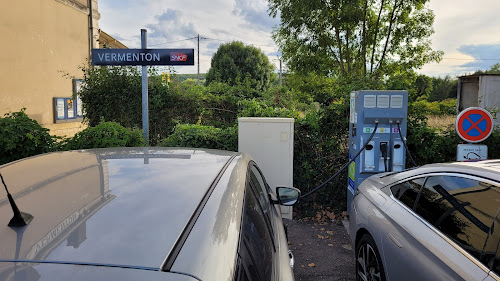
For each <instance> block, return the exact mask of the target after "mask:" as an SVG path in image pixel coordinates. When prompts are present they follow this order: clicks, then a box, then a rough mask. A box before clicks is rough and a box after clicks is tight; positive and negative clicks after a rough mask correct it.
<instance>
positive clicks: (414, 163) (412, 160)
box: [396, 121, 418, 167]
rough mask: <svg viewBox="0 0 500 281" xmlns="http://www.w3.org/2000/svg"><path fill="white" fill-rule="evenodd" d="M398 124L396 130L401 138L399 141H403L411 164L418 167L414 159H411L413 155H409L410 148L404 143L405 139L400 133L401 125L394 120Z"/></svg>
mask: <svg viewBox="0 0 500 281" xmlns="http://www.w3.org/2000/svg"><path fill="white" fill-rule="evenodd" d="M396 123H397V124H398V132H399V137H400V138H401V141H402V142H403V145H404V146H405V149H406V154H408V156H410V160H411V162H412V164H413V166H414V167H418V165H417V162H415V160H414V159H413V157H411V153H410V150H409V149H408V146H407V145H406V141H405V139H404V138H403V134H401V127H400V125H399V121H398V122H396Z"/></svg>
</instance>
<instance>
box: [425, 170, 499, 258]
mask: <svg viewBox="0 0 500 281" xmlns="http://www.w3.org/2000/svg"><path fill="white" fill-rule="evenodd" d="M498 200H500V197H499V189H498V187H496V186H494V185H491V184H488V183H485V182H482V181H478V180H474V179H469V178H462V177H453V176H433V177H428V179H427V181H426V182H425V185H424V188H423V189H422V192H421V194H420V196H419V198H418V202H417V206H416V212H417V213H418V214H419V215H420V216H422V218H424V219H425V220H426V221H428V222H429V223H431V224H432V225H434V226H435V227H436V228H437V229H439V230H440V231H442V232H443V233H444V234H445V235H446V236H448V237H449V238H450V239H452V240H453V241H455V243H457V244H458V245H460V246H461V247H462V248H463V249H464V250H466V251H467V252H469V253H470V254H471V255H473V256H474V257H476V258H477V259H479V260H481V261H482V262H483V263H484V264H485V265H487V263H488V261H487V260H488V257H487V256H486V251H489V252H490V253H491V254H489V257H490V259H491V256H492V253H495V252H496V251H495V249H493V248H494V246H489V247H491V249H489V250H487V249H486V248H487V246H488V245H489V244H491V245H492V244H495V243H497V242H494V240H496V241H498V232H493V230H492V229H490V227H491V225H492V222H493V219H494V218H495V216H496V212H497V209H498V202H499V201H498ZM493 234H494V235H493ZM494 236H497V237H494ZM488 241H489V242H490V243H488ZM490 266H491V265H490Z"/></svg>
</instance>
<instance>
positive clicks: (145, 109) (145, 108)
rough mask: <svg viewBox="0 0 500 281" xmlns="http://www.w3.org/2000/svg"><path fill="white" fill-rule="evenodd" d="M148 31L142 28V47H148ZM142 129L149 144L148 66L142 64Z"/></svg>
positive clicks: (147, 144)
mask: <svg viewBox="0 0 500 281" xmlns="http://www.w3.org/2000/svg"><path fill="white" fill-rule="evenodd" d="M146 35H147V31H146V29H141V48H142V49H146V48H147V41H146V39H147V38H146ZM142 130H143V131H144V132H143V134H144V141H145V142H146V146H149V102H148V67H147V66H145V65H143V66H142Z"/></svg>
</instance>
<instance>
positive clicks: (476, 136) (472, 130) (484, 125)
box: [455, 107, 493, 143]
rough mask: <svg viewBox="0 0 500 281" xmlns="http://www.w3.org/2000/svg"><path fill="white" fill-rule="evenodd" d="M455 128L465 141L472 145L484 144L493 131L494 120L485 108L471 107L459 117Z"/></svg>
mask: <svg viewBox="0 0 500 281" xmlns="http://www.w3.org/2000/svg"><path fill="white" fill-rule="evenodd" d="M455 128H456V130H457V133H458V135H459V136H460V137H461V138H462V139H463V140H464V141H467V142H470V143H477V142H482V141H483V140H485V139H487V138H488V137H489V136H490V135H491V132H492V131H493V118H492V117H491V115H490V113H489V112H488V111H486V110H484V109H483V108H480V107H469V108H467V109H465V110H464V111H462V112H460V114H459V115H458V116H457V121H456V122H455Z"/></svg>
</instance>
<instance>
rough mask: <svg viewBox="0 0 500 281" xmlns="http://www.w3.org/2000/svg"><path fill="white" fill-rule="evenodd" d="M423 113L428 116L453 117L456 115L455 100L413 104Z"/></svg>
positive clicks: (422, 101)
mask: <svg viewBox="0 0 500 281" xmlns="http://www.w3.org/2000/svg"><path fill="white" fill-rule="evenodd" d="M413 104H415V105H416V106H419V107H420V108H421V110H423V112H425V113H426V114H428V115H454V114H457V99H446V100H443V101H433V102H430V101H427V100H424V99H423V100H418V101H416V102H414V103H413Z"/></svg>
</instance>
